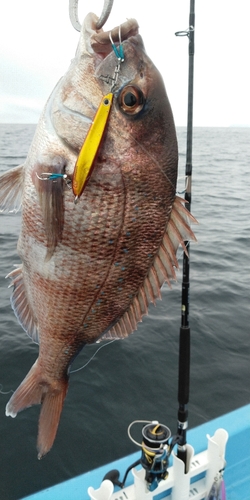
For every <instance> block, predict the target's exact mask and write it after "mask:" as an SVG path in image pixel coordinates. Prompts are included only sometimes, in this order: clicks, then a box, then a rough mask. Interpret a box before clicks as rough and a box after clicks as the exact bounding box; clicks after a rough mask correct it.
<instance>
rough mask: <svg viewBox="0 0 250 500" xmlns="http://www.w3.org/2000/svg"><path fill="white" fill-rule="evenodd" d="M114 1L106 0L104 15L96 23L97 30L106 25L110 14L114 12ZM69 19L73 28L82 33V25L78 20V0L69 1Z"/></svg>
mask: <svg viewBox="0 0 250 500" xmlns="http://www.w3.org/2000/svg"><path fill="white" fill-rule="evenodd" d="M113 2H114V0H104V5H103V9H102V13H101V15H100V17H99V19H98V21H97V23H96V29H97V30H99V29H101V28H102V27H103V26H104V24H105V23H106V21H107V19H108V17H109V14H110V12H111V10H112V6H113ZM69 18H70V21H71V24H72V26H73V28H75V29H76V30H77V31H81V24H80V22H79V19H78V0H69Z"/></svg>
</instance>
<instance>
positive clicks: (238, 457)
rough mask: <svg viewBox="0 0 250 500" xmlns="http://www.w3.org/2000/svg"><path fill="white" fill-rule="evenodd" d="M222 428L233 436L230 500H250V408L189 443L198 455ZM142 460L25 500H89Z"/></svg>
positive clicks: (193, 434)
mask: <svg viewBox="0 0 250 500" xmlns="http://www.w3.org/2000/svg"><path fill="white" fill-rule="evenodd" d="M219 428H223V429H225V430H226V431H227V432H228V434H229V439H228V442H227V446H226V462H227V466H226V470H225V473H224V479H225V485H226V498H227V500H250V404H249V405H247V406H244V407H242V408H239V409H237V410H235V411H233V412H230V413H228V414H226V415H223V416H221V417H218V418H216V419H214V420H211V421H210V422H206V423H205V424H202V425H200V426H199V427H196V428H194V429H191V430H189V431H188V443H189V444H191V445H192V446H193V448H194V450H195V454H197V453H200V452H201V451H203V450H204V449H206V447H207V438H206V436H207V434H209V435H210V436H212V435H213V434H214V432H215V431H216V430H217V429H219ZM138 458H140V452H136V453H133V454H132V455H128V456H126V457H124V458H121V459H119V460H116V461H115V462H112V463H109V464H106V465H104V466H102V467H99V468H97V469H95V470H92V471H90V472H87V473H85V474H82V475H80V476H77V477H74V478H72V479H69V480H67V481H64V482H63V483H60V484H58V485H55V486H52V487H50V488H47V489H45V490H43V491H40V492H37V493H34V494H33V495H30V496H28V497H25V499H23V500H89V496H88V493H87V490H88V487H89V486H93V488H95V489H97V488H99V487H100V484H101V482H102V479H103V477H104V476H105V474H106V473H107V472H109V471H110V470H112V469H118V470H119V471H120V477H121V478H122V477H123V475H124V473H125V471H126V469H127V468H128V467H129V466H130V465H131V464H132V463H133V462H135V461H136V460H137V459H138ZM130 484H132V474H131V473H129V475H128V479H127V482H126V486H129V485H130ZM119 492H120V494H119ZM121 492H122V490H120V489H119V488H118V489H117V500H120V499H123V498H126V497H124V496H123V495H122V494H121ZM156 498H157V496H156ZM163 498H164V497H163ZM157 500H158V499H157Z"/></svg>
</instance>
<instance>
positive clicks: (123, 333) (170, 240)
mask: <svg viewBox="0 0 250 500" xmlns="http://www.w3.org/2000/svg"><path fill="white" fill-rule="evenodd" d="M183 203H185V200H182V199H181V198H179V197H176V198H175V201H174V204H173V208H172V212H171V215H170V220H169V222H168V224H167V229H166V232H165V234H164V237H163V239H162V243H161V245H160V248H159V251H158V254H157V255H156V256H155V259H154V262H153V265H152V267H151V268H150V270H149V272H148V275H147V277H146V279H145V280H144V283H143V285H142V286H141V288H140V289H139V292H138V294H137V295H136V296H135V297H134V299H133V302H132V303H131V304H130V306H129V308H128V310H127V311H126V312H125V314H124V315H123V316H122V317H121V318H120V319H119V320H118V321H117V323H116V324H115V325H114V326H113V327H112V328H111V329H110V330H109V331H108V332H107V333H106V334H105V335H103V336H102V337H101V339H100V340H107V339H119V338H125V337H128V335H130V333H132V332H133V331H135V330H136V329H137V323H138V322H139V321H141V320H142V316H144V315H145V314H147V310H148V305H149V303H150V302H153V303H154V304H155V300H156V299H158V298H160V296H161V291H160V289H161V286H162V285H163V283H164V282H165V281H166V282H167V283H168V285H169V286H170V287H171V283H170V280H171V279H174V280H176V274H175V268H178V261H177V258H176V252H177V249H178V247H179V245H182V247H184V248H185V251H186V247H185V244H184V241H186V240H194V241H196V238H195V235H194V233H193V231H192V229H191V228H190V226H189V222H190V221H192V222H194V223H196V222H197V221H196V219H195V218H194V217H193V216H192V215H191V214H190V213H189V212H188V210H186V208H185V207H184V205H183Z"/></svg>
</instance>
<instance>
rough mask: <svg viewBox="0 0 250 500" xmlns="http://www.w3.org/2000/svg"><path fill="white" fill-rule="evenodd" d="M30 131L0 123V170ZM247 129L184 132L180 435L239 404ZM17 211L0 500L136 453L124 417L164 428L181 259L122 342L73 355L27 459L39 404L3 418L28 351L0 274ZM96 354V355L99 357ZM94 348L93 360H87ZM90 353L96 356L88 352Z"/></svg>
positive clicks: (174, 374)
mask: <svg viewBox="0 0 250 500" xmlns="http://www.w3.org/2000/svg"><path fill="white" fill-rule="evenodd" d="M34 129H35V126H34V125H3V124H2V125H0V171H5V170H6V169H8V168H12V167H14V166H16V165H19V164H21V163H22V162H23V161H24V159H25V157H26V155H27V151H28V148H29V145H30V142H31V140H32V136H33V134H34ZM177 133H178V141H179V155H180V161H179V176H180V180H179V182H178V190H179V191H181V190H182V189H183V186H184V174H185V150H186V129H185V128H184V127H183V128H182V127H180V128H177ZM249 144H250V128H233V127H232V128H194V138H193V176H192V206H191V211H192V213H193V215H194V216H195V217H196V218H197V219H198V221H199V225H198V226H193V229H194V231H195V234H196V237H197V240H198V242H197V243H192V244H191V251H190V317H189V320H190V327H191V374H190V375H191V378H190V402H189V405H188V407H189V427H190V428H192V427H195V426H196V425H198V424H201V423H203V422H206V421H209V420H210V419H212V418H215V417H217V416H219V415H222V414H224V413H226V412H229V411H231V410H234V409H236V408H238V407H240V406H243V405H245V404H247V403H249V399H250V398H249V397H250V386H249V379H250V362H249V361H250V335H249V334H250V307H249V298H250V279H249V278H250V265H249V260H250V255H249V249H250V244H249V243H250V242H249V239H250V203H249V186H250V148H249ZM20 220H21V216H20V214H1V215H0V242H1V245H0V299H1V300H0V358H1V359H0V443H1V444H0V447H1V448H0V449H1V452H0V499H1V500H19V499H21V498H23V497H25V496H26V495H28V494H31V493H33V492H35V491H38V490H41V489H45V488H47V487H48V486H50V485H53V484H56V483H59V482H61V481H64V480H66V479H68V478H72V477H74V476H76V475H78V474H81V473H83V472H85V471H88V470H91V469H93V468H95V467H97V466H100V465H102V464H104V463H106V462H110V461H113V460H114V459H116V458H119V457H121V456H124V455H126V454H128V453H132V452H134V451H136V447H135V445H134V444H132V443H131V442H130V441H129V439H128V437H127V427H128V425H129V424H130V422H132V421H133V420H137V419H145V420H151V419H156V420H159V421H160V422H161V423H163V424H166V425H168V426H169V427H170V429H171V430H172V433H175V432H176V425H177V424H176V422H177V411H178V402H177V383H178V382H177V378H178V342H179V328H180V323H181V310H180V305H181V280H182V252H181V251H179V253H178V260H179V263H180V271H178V273H177V277H178V281H177V282H176V283H174V284H173V287H172V290H170V289H169V288H168V286H167V285H166V286H165V285H164V287H163V290H162V301H158V302H157V305H156V307H154V306H153V305H152V306H151V307H150V311H149V315H148V316H147V317H145V318H144V319H143V321H142V323H140V324H139V327H138V330H137V332H135V333H134V334H133V335H131V336H130V337H129V338H128V339H126V340H122V341H117V342H113V343H107V342H106V344H95V345H92V346H88V347H86V348H84V349H83V351H82V353H81V354H80V355H79V356H78V357H77V359H76V361H75V362H74V365H73V367H72V370H78V369H80V368H81V367H83V366H84V368H82V369H81V370H78V371H75V373H72V375H71V377H70V386H69V391H68V395H67V398H66V401H65V405H64V409H63V412H62V416H61V421H60V425H59V430H58V434H57V437H56V440H55V443H54V446H53V448H52V450H51V451H50V453H49V454H48V455H47V456H46V457H45V458H44V459H43V460H41V461H38V460H37V452H36V438H37V425H38V416H39V411H40V407H38V406H36V407H32V408H29V409H27V410H25V411H24V412H22V413H20V414H19V415H18V416H17V417H16V418H15V419H11V418H7V417H6V416H5V405H6V403H7V402H8V400H9V398H10V396H11V393H12V391H13V390H15V389H16V388H17V386H18V385H19V383H20V382H21V381H22V380H23V378H24V376H25V375H26V373H27V372H28V370H29V369H30V367H31V365H32V364H33V363H34V361H35V359H36V357H37V353H38V346H37V345H35V344H33V343H32V342H31V340H30V339H29V338H28V336H27V335H26V334H25V332H24V331H23V330H22V328H21V327H20V326H19V324H18V322H17V320H16V318H15V316H14V313H13V311H12V309H11V306H10V300H9V298H10V293H11V290H10V289H8V285H9V281H8V280H5V276H6V275H7V274H8V273H9V272H10V271H11V270H12V269H13V265H14V264H18V262H19V258H18V255H17V252H16V245H17V238H18V233H19V228H20ZM100 347H101V349H100ZM97 351H98V352H97ZM95 353H96V354H95Z"/></svg>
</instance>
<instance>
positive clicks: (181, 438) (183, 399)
mask: <svg viewBox="0 0 250 500" xmlns="http://www.w3.org/2000/svg"><path fill="white" fill-rule="evenodd" d="M194 27H195V0H190V12H189V28H188V30H186V31H178V32H177V33H175V34H176V36H188V38H189V48H188V54H189V68H188V113H187V143H186V172H185V175H186V190H185V200H186V208H187V210H189V211H190V207H191V179H192V145H193V80H194ZM185 246H186V249H187V253H185V252H184V253H183V274H182V302H181V304H182V305H181V327H180V334H179V376H178V403H179V409H178V427H177V435H178V447H177V456H178V457H179V458H180V459H181V460H182V461H183V462H184V464H185V472H187V449H186V444H187V441H186V433H187V427H188V402H189V382H190V326H189V271H190V245H189V241H185Z"/></svg>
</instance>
